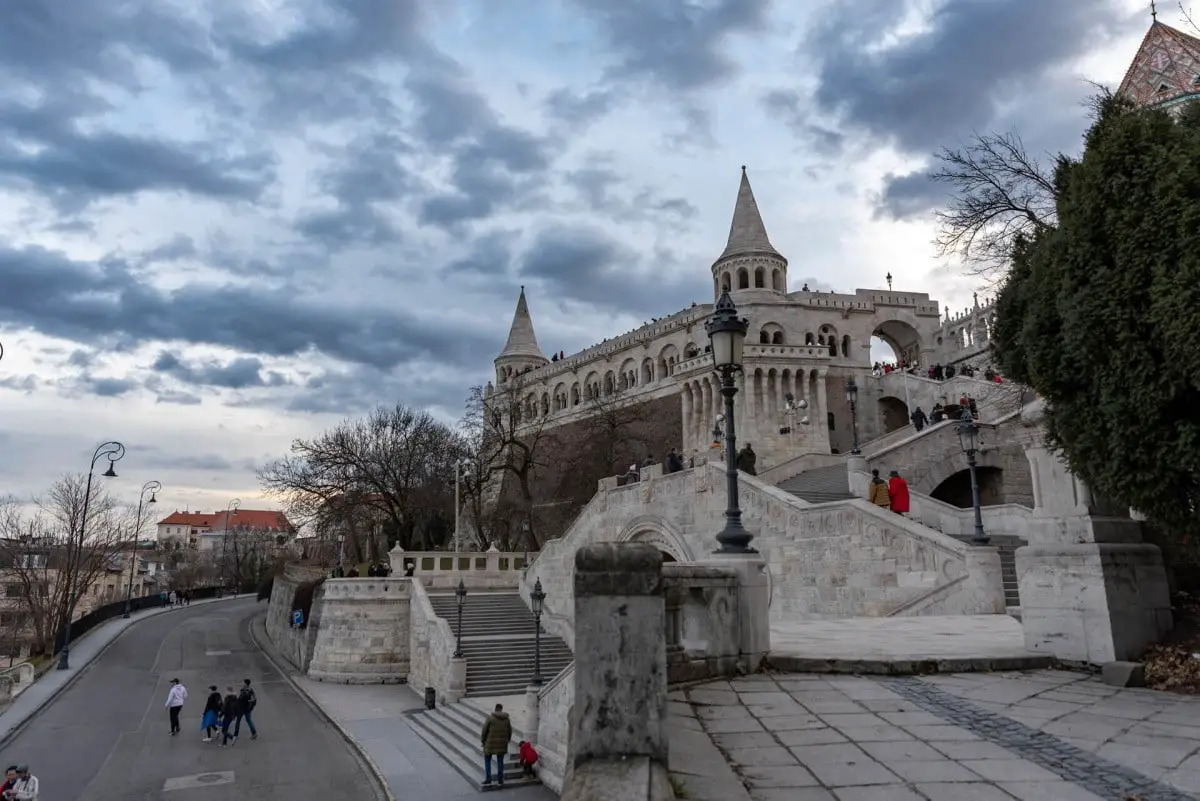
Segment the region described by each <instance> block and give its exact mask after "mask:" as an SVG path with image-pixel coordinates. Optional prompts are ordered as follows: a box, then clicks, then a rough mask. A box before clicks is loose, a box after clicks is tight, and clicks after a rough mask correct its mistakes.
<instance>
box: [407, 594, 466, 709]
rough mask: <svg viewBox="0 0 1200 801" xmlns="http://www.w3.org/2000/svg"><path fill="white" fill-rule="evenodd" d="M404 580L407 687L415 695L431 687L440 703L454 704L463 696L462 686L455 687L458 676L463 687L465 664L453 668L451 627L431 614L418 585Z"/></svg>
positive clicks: (432, 612) (427, 597) (453, 646)
mask: <svg viewBox="0 0 1200 801" xmlns="http://www.w3.org/2000/svg"><path fill="white" fill-rule="evenodd" d="M406 580H407V581H410V582H411V596H410V602H409V628H408V633H409V660H410V667H409V673H408V683H409V684H410V685H412V687H413V689H415V690H416V691H417V692H422V693H423V692H424V691H425V688H427V687H432V688H434V690H435V691H436V692H437V694H438V696H439V697H440V698H441V699H442V700H443V701H456V700H458V699H459V698H461V697H462V693H463V692H465V686H464V687H462V688H461V689H460V688H459V687H458V686H457V684H458V682H457V677H458V676H459V675H461V676H462V677H463V684H464V685H465V681H466V679H465V677H466V668H467V665H466V660H458V662H459V663H458V664H457V665H456V664H455V659H454V648H455V645H456V642H455V639H454V632H453V631H452V630H451V628H450V624H449V623H448V622H446V621H445V620H443V619H442V618H440V617H438V616H437V613H436V612H434V611H433V604H431V603H430V602H429V595H428V594H426V592H425V587H424V586H422V584H421V582H420V581H419V580H415V579H406Z"/></svg>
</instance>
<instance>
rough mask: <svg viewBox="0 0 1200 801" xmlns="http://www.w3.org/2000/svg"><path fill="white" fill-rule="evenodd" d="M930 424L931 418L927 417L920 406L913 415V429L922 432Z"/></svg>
mask: <svg viewBox="0 0 1200 801" xmlns="http://www.w3.org/2000/svg"><path fill="white" fill-rule="evenodd" d="M928 422H929V418H928V417H926V416H925V412H923V411H921V407H920V406H918V407H917V410H916V411H915V412H913V413H912V424H913V428H915V429H917V431H920V430H921V429H922V428H924V427H925V424H926V423H928Z"/></svg>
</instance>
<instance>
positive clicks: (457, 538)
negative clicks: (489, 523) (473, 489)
mask: <svg viewBox="0 0 1200 801" xmlns="http://www.w3.org/2000/svg"><path fill="white" fill-rule="evenodd" d="M461 485H462V461H460V460H456V461H455V462H454V552H455V553H459V552H460V551H462V534H460V533H459V532H460V531H461V530H462V529H461V528H460V527H459V526H460V525H461V520H460V518H461V516H462V488H461Z"/></svg>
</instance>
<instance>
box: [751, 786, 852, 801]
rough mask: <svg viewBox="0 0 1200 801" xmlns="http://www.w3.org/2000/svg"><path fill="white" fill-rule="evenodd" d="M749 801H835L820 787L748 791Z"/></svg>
mask: <svg viewBox="0 0 1200 801" xmlns="http://www.w3.org/2000/svg"><path fill="white" fill-rule="evenodd" d="M750 799H751V801H837V799H836V798H834V797H833V795H831V794H830V792H829V791H828V790H826V789H824V788H822V787H792V788H788V789H781V788H777V787H764V788H763V789H761V790H751V791H750Z"/></svg>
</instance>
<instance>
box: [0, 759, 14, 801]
mask: <svg viewBox="0 0 1200 801" xmlns="http://www.w3.org/2000/svg"><path fill="white" fill-rule="evenodd" d="M16 783H17V766H16V765H10V766H9V768H8V770H6V771H4V784H3V785H0V797H2V798H4V801H8V799H9V798H11V797H12V796H11V795H10V794H9V792H8V791H9V790H11V789H12V787H13V785H14V784H16Z"/></svg>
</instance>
